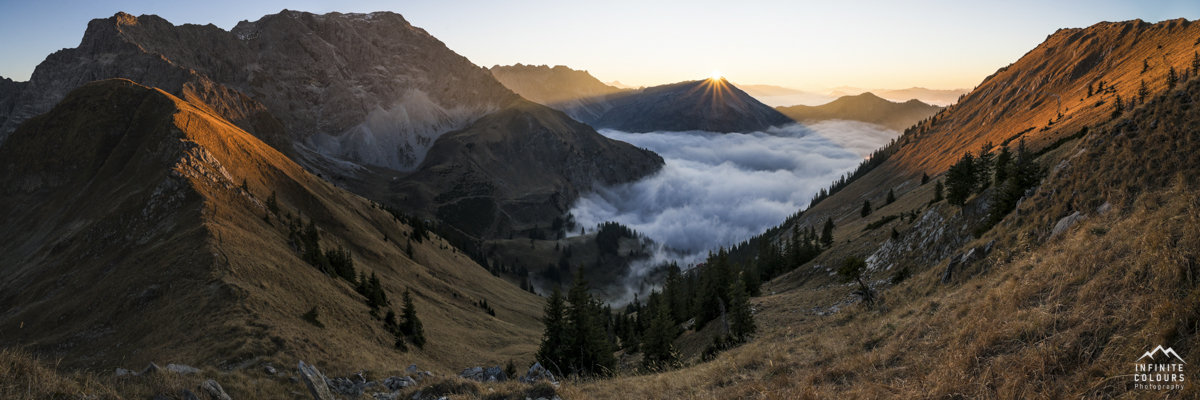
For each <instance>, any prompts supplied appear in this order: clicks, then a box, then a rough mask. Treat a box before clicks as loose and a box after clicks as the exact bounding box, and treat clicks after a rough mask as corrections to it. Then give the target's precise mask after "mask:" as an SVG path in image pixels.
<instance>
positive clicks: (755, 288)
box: [742, 261, 762, 297]
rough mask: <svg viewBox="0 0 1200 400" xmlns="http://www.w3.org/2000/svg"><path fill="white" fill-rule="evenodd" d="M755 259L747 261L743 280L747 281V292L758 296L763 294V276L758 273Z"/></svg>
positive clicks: (743, 271) (751, 295)
mask: <svg viewBox="0 0 1200 400" xmlns="http://www.w3.org/2000/svg"><path fill="white" fill-rule="evenodd" d="M755 264H756V263H755V262H753V261H750V262H747V263H746V268H745V269H743V270H742V281H743V282H745V288H744V289H745V290H746V293H747V294H749V295H750V297H756V296H759V295H761V294H762V277H761V276H760V275H759V273H758V266H757V265H755Z"/></svg>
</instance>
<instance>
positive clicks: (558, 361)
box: [535, 285, 568, 376]
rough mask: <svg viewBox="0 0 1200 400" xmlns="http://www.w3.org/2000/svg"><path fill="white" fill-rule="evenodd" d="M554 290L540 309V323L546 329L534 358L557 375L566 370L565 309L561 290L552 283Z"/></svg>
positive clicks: (561, 374)
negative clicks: (544, 305)
mask: <svg viewBox="0 0 1200 400" xmlns="http://www.w3.org/2000/svg"><path fill="white" fill-rule="evenodd" d="M552 286H553V287H554V291H552V292H550V297H547V298H546V307H545V308H543V309H542V325H545V327H546V330H545V331H544V332H543V333H542V344H541V345H540V346H538V351H537V354H536V355H535V358H537V361H538V362H539V363H541V364H542V366H544V367H546V369H549V370H550V371H552V372H554V373H555V374H556V375H558V376H563V375H564V374H563V372H566V370H565V368H567V366H568V364H567V357H566V352H565V350H566V346H567V340H566V333H567V331H566V320H565V319H564V318H563V313H564V311H565V310H566V305H565V304H564V299H563V295H562V291H561V290H559V288H558V285H552Z"/></svg>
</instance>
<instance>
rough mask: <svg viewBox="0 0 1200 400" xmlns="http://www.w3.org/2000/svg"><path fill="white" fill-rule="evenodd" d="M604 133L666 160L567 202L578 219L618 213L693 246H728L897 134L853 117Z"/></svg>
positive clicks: (653, 234)
mask: <svg viewBox="0 0 1200 400" xmlns="http://www.w3.org/2000/svg"><path fill="white" fill-rule="evenodd" d="M600 134H602V135H604V136H607V137H609V138H612V139H616V140H621V141H625V142H629V143H631V144H633V145H635V146H639V147H645V148H648V149H650V150H653V151H655V152H657V153H658V154H660V155H662V157H663V158H664V159H665V160H666V166H665V167H664V168H663V170H662V171H661V172H659V173H658V174H655V175H653V176H650V177H647V178H645V179H642V180H640V181H638V182H634V183H629V184H624V185H619V186H615V187H608V188H601V189H598V190H597V191H595V192H593V193H590V194H587V195H584V196H583V197H582V198H581V199H579V201H577V202H576V203H575V205H574V207H573V209H572V210H571V212H572V213H574V214H575V218H576V220H577V221H579V222H581V223H583V225H584V226H587V227H595V226H596V224H599V223H600V222H604V221H616V222H619V223H621V224H624V225H626V226H629V227H631V228H633V229H635V230H637V231H638V232H640V233H643V234H645V235H646V236H647V237H649V238H651V239H653V240H655V241H658V242H659V243H662V244H665V245H667V246H669V247H671V248H674V249H679V250H684V251H687V252H692V253H704V252H706V251H707V250H710V249H715V248H716V247H717V246H729V245H731V244H735V243H737V242H740V241H742V240H745V239H747V238H749V237H750V236H753V235H756V234H758V233H761V232H763V231H764V230H766V229H767V228H770V227H771V226H774V225H778V224H779V223H780V222H783V220H784V219H785V218H787V216H788V215H791V214H792V213H795V212H796V211H797V210H799V209H801V208H803V207H807V206H808V203H809V201H810V200H811V199H812V197H813V195H814V194H816V193H817V191H819V190H820V189H821V188H823V187H828V186H829V184H830V183H831V182H832V181H833V180H834V179H836V178H838V177H839V176H841V175H842V174H845V173H846V172H849V171H851V170H853V169H854V168H855V167H856V166H857V165H858V164H859V162H861V161H862V160H863V158H864V157H866V156H867V155H869V154H870V153H871V152H872V151H874V150H875V149H878V148H879V147H881V146H883V145H884V144H886V143H887V142H888V141H890V140H892V139H893V138H895V137H896V136H897V135H898V133H897V132H896V131H893V130H889V129H887V128H884V127H881V126H878V125H872V124H867V123H861V122H851V121H827V122H822V123H818V124H814V125H791V126H787V127H784V128H777V129H771V130H768V131H767V132H754V133H749V134H739V133H730V134H721V133H713V132H700V131H692V132H654V133H625V132H619V131H614V130H601V131H600ZM694 260H695V259H694V257H685V259H682V260H680V261H684V262H685V263H687V262H691V261H694Z"/></svg>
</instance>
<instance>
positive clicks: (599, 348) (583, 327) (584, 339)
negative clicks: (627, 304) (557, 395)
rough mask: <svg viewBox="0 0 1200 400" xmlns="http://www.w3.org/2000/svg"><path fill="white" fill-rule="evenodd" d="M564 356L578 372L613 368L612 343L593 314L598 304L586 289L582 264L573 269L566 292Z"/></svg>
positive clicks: (585, 373)
mask: <svg viewBox="0 0 1200 400" xmlns="http://www.w3.org/2000/svg"><path fill="white" fill-rule="evenodd" d="M567 302H568V303H569V304H568V306H567V313H566V317H567V324H566V326H567V329H566V331H567V346H566V347H567V359H568V364H569V365H570V367H568V368H570V369H571V373H574V374H577V375H580V376H589V375H608V374H610V373H611V372H612V371H613V370H614V369H615V368H616V359H615V358H613V354H612V347H611V346H610V344H609V342H608V335H607V334H606V333H605V331H604V326H603V321H601V320H599V319H598V318H597V316H598V315H597V314H598V313H597V310H598V309H599V307H598V305H597V304H595V300H594V299H593V298H592V295H591V294H589V293H588V282H587V279H586V278H584V271H583V268H578V269H577V270H576V271H575V282H574V284H572V286H571V290H570V291H569V292H567Z"/></svg>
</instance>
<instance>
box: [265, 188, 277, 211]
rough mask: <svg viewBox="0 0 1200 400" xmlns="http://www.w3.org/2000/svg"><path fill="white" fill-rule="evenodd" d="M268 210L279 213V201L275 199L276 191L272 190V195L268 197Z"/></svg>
mask: <svg viewBox="0 0 1200 400" xmlns="http://www.w3.org/2000/svg"><path fill="white" fill-rule="evenodd" d="M267 210H268V211H270V212H271V213H272V214H279V202H278V201H277V200H276V199H275V191H274V190H272V191H271V197H268V198H267Z"/></svg>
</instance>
